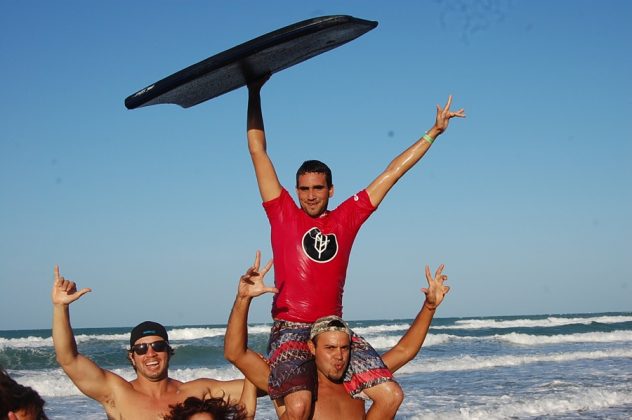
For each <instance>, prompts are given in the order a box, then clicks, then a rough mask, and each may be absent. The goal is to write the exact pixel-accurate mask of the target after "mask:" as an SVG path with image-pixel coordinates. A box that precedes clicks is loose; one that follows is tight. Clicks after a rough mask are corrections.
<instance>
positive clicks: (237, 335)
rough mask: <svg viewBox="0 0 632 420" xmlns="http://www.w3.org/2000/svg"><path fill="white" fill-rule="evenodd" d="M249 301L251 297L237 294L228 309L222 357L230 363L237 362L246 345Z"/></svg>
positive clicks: (244, 351)
mask: <svg viewBox="0 0 632 420" xmlns="http://www.w3.org/2000/svg"><path fill="white" fill-rule="evenodd" d="M251 301H252V298H246V297H239V296H238V297H237V298H236V299H235V303H234V304H233V309H232V310H231V311H230V317H229V318H228V326H227V327H226V335H225V336H224V357H225V358H226V360H228V361H229V362H231V363H235V362H238V361H239V358H240V357H241V356H243V355H244V354H245V353H246V349H247V347H248V311H249V309H250V302H251Z"/></svg>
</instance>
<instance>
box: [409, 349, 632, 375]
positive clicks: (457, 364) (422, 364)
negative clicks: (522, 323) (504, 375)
mask: <svg viewBox="0 0 632 420" xmlns="http://www.w3.org/2000/svg"><path fill="white" fill-rule="evenodd" d="M621 357H623V358H629V357H632V349H630V350H628V349H625V350H624V349H614V350H607V351H606V350H599V351H586V352H583V351H578V352H567V353H548V354H536V355H524V356H520V355H513V356H490V357H488V356H469V355H463V356H459V357H451V358H445V359H430V358H419V359H415V360H413V361H412V362H411V363H409V364H407V365H405V366H404V367H402V368H401V369H400V370H399V371H398V373H406V374H409V373H420V372H448V371H466V370H470V371H471V370H482V369H493V368H498V367H513V366H522V365H527V364H531V363H541V362H552V363H563V362H570V361H574V360H598V359H612V358H621Z"/></svg>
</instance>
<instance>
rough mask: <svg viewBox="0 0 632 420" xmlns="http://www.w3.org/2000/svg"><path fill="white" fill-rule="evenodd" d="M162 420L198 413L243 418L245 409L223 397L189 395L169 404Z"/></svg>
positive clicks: (182, 418)
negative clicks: (174, 403) (180, 400)
mask: <svg viewBox="0 0 632 420" xmlns="http://www.w3.org/2000/svg"><path fill="white" fill-rule="evenodd" d="M170 407H171V411H170V412H169V414H167V415H166V416H165V418H164V420H188V419H189V418H190V417H191V416H193V415H194V414H198V413H209V414H211V415H212V416H213V418H214V419H216V420H220V419H221V420H245V419H246V418H247V417H246V409H245V408H244V407H243V406H242V405H240V404H230V403H228V401H224V399H223V398H205V399H203V400H201V399H199V398H197V397H189V398H187V399H186V400H184V402H181V403H178V404H176V405H171V406H170Z"/></svg>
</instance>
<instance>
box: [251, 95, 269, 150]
mask: <svg viewBox="0 0 632 420" xmlns="http://www.w3.org/2000/svg"><path fill="white" fill-rule="evenodd" d="M247 119H248V121H247V131H248V148H249V149H250V152H251V153H252V152H257V151H261V150H263V151H265V149H266V138H265V130H264V126H263V114H262V112H261V95H260V94H259V91H258V90H257V91H255V90H249V91H248V118H247Z"/></svg>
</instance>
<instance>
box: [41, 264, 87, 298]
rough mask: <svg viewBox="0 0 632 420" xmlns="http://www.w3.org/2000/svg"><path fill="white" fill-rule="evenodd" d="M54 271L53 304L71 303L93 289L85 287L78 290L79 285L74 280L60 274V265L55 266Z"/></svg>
mask: <svg viewBox="0 0 632 420" xmlns="http://www.w3.org/2000/svg"><path fill="white" fill-rule="evenodd" d="M54 271H55V282H54V284H53V291H52V292H51V300H52V301H53V305H70V304H71V303H72V302H74V301H75V300H77V299H79V298H80V297H81V296H83V295H85V294H86V293H88V292H91V291H92V289H89V288H84V289H81V290H79V291H78V290H77V285H76V284H75V282H74V281H70V280H67V279H65V278H64V277H62V276H61V275H60V274H59V266H58V265H56V266H55V270H54Z"/></svg>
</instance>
